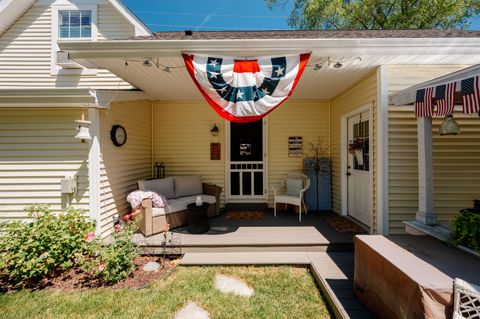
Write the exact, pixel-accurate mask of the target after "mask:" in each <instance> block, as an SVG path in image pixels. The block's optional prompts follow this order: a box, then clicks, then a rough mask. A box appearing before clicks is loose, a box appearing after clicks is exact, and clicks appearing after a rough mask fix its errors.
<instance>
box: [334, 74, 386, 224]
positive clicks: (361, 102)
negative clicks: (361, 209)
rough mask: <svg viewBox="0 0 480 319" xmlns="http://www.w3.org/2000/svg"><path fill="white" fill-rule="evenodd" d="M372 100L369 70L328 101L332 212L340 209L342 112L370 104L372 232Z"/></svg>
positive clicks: (373, 77) (372, 76)
mask: <svg viewBox="0 0 480 319" xmlns="http://www.w3.org/2000/svg"><path fill="white" fill-rule="evenodd" d="M376 100H377V72H376V71H375V72H372V73H371V74H370V75H368V76H367V77H365V78H364V79H363V80H362V81H360V82H358V83H357V84H355V85H354V86H352V87H351V88H349V89H348V90H347V91H345V92H344V93H342V94H340V95H338V96H336V97H335V98H334V99H332V101H331V105H330V109H331V123H330V124H331V129H330V136H331V152H332V156H331V157H332V204H333V210H334V211H335V212H336V213H340V212H341V207H340V200H341V196H340V192H341V189H340V181H341V176H340V160H341V159H340V156H341V150H340V146H341V140H340V138H341V118H342V116H343V115H345V114H347V113H350V112H352V111H354V110H355V109H358V108H360V107H363V106H367V105H371V106H372V114H371V116H372V119H373V122H372V127H373V131H372V132H371V133H370V136H371V138H372V142H371V143H370V145H371V149H370V150H371V153H372V158H371V161H372V163H373V171H372V175H373V184H372V192H373V197H372V199H371V200H372V205H373V212H372V214H373V224H372V231H373V232H375V231H376V157H377V155H376V154H377V146H376V140H377V136H376V134H377V117H376Z"/></svg>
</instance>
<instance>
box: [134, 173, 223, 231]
mask: <svg viewBox="0 0 480 319" xmlns="http://www.w3.org/2000/svg"><path fill="white" fill-rule="evenodd" d="M138 186H139V189H140V190H141V191H152V192H156V193H158V194H162V195H164V196H165V197H166V198H167V200H168V205H167V206H166V207H164V208H157V207H152V200H150V199H145V200H143V202H142V214H141V215H140V218H139V219H138V220H137V223H138V228H139V229H140V231H141V232H142V233H143V234H144V235H145V236H150V235H153V234H157V233H159V232H161V231H162V229H163V228H164V227H165V225H166V224H169V225H170V228H176V227H180V226H183V225H186V224H187V223H188V210H187V205H188V204H191V203H194V202H195V200H196V198H197V196H201V197H202V200H203V201H204V202H206V203H209V204H210V207H209V209H208V212H207V214H208V217H213V216H217V215H219V213H220V205H219V202H220V193H221V192H222V188H221V187H219V186H216V185H211V184H205V183H202V181H201V177H200V176H196V175H194V176H171V177H166V178H162V179H153V180H143V181H139V182H138Z"/></svg>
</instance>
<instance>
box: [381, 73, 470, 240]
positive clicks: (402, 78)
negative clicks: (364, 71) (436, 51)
mask: <svg viewBox="0 0 480 319" xmlns="http://www.w3.org/2000/svg"><path fill="white" fill-rule="evenodd" d="M465 67H468V66H467V65H389V66H388V72H387V74H388V91H389V93H393V92H396V91H398V90H402V89H405V88H408V87H410V86H412V85H416V84H419V83H422V82H425V81H428V80H431V79H434V78H436V77H439V76H443V75H445V74H449V73H452V72H455V71H457V70H460V69H463V68H465ZM388 117H389V119H388V127H389V133H388V134H389V142H388V144H389V190H388V193H389V216H390V217H389V222H390V226H389V228H390V232H391V233H392V234H398V233H404V232H405V227H404V225H403V223H402V222H403V221H404V220H414V219H415V213H416V211H417V209H418V163H417V122H416V119H415V116H414V112H413V106H405V107H393V106H391V107H390V108H389V115H388ZM462 121H463V120H462ZM469 123H470V122H469ZM438 124H439V123H438V120H435V121H434V125H438ZM462 135H463V136H465V134H461V135H459V136H458V137H456V139H458V138H460V139H461V138H462ZM433 136H434V155H435V171H434V172H435V173H434V174H435V180H436V181H437V180H438V181H439V183H443V182H442V177H440V176H439V174H440V172H441V169H440V168H437V165H441V166H442V167H443V165H445V164H440V162H439V157H438V156H440V155H439V153H438V150H435V148H438V149H443V153H444V154H445V151H447V150H448V147H447V148H446V145H442V144H443V143H444V142H445V141H448V140H450V141H451V137H439V135H438V133H437V131H436V129H434V135H433ZM468 139H470V138H468ZM438 143H440V144H438ZM437 145H438V146H437ZM459 145H460V144H459ZM472 147H473V146H472ZM452 152H454V151H453V149H452ZM474 153H475V152H474ZM452 154H453V153H452ZM458 154H462V156H463V155H464V154H463V153H458ZM460 157H461V156H460ZM468 157H469V156H468V155H467V158H468ZM468 166H469V165H467V167H468ZM458 169H459V171H457V170H454V171H453V172H451V173H447V172H445V174H447V176H449V177H450V179H451V178H454V176H456V175H457V173H461V174H458V176H459V177H460V179H459V180H458V181H455V180H453V181H451V180H450V181H449V183H452V186H453V187H457V188H458V190H459V191H460V192H463V191H465V190H467V189H472V188H471V187H465V186H464V184H462V183H463V179H464V178H465V173H462V172H461V171H460V170H461V168H458ZM471 173H472V174H473V175H469V174H468V173H467V174H466V175H467V176H466V177H467V179H468V177H469V176H475V171H472V172H471ZM477 173H478V167H477ZM447 178H448V177H447ZM439 179H440V180H439ZM457 183H458V184H457ZM443 187H444V186H442V184H439V185H435V199H436V200H435V205H436V207H437V206H438V208H436V210H437V211H438V213H441V214H443V215H442V216H441V217H440V218H439V221H440V222H442V223H449V218H450V217H451V215H452V214H454V213H455V212H456V211H458V208H460V207H463V206H468V205H470V203H469V202H468V201H467V202H466V201H465V200H463V199H460V203H459V202H458V201H459V198H463V196H460V197H459V198H456V199H455V198H452V197H451V196H450V197H448V196H447V197H446V198H448V201H450V202H451V203H452V204H448V203H445V202H444V200H443V199H442V196H440V195H439V194H440V193H438V192H439V191H441V189H442V188H443ZM473 189H475V187H473ZM474 192H475V191H474ZM476 192H477V194H478V193H479V192H478V187H477V190H476ZM465 195H466V196H470V197H471V199H473V198H475V196H474V195H472V194H471V193H469V192H468V191H467V192H466V194H465ZM477 196H478V195H477ZM471 199H470V201H471ZM453 203H455V204H453ZM462 205H463V206H462ZM452 209H453V210H452ZM446 211H449V213H447V214H444V213H445V212H446ZM442 212H443V213H442ZM448 216H450V217H448Z"/></svg>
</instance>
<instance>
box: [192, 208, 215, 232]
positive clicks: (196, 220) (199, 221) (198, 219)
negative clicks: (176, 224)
mask: <svg viewBox="0 0 480 319" xmlns="http://www.w3.org/2000/svg"><path fill="white" fill-rule="evenodd" d="M209 206H210V204H209V203H203V204H202V206H197V204H195V203H193V204H188V205H187V209H188V221H189V223H188V232H189V233H190V234H203V233H206V232H207V231H208V230H209V229H210V224H209V223H208V215H207V211H208V207H209Z"/></svg>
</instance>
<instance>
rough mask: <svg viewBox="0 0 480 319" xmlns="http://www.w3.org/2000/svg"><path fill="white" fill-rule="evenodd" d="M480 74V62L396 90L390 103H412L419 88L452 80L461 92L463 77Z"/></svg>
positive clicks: (391, 96)
mask: <svg viewBox="0 0 480 319" xmlns="http://www.w3.org/2000/svg"><path fill="white" fill-rule="evenodd" d="M478 75H480V64H477V65H474V66H472V67H469V68H466V69H463V70H459V71H456V72H453V73H450V74H447V75H444V76H441V77H438V78H435V79H433V80H430V81H426V82H423V83H420V84H417V85H414V86H411V87H409V88H406V89H404V90H401V91H398V92H395V93H392V94H390V96H389V97H388V100H389V103H390V104H393V105H397V106H399V105H400V106H401V105H408V104H412V103H414V102H415V98H416V94H417V90H419V89H424V88H427V87H432V86H439V85H443V84H448V83H451V82H456V83H457V88H456V91H457V92H460V89H461V86H460V82H461V80H463V79H467V78H470V77H473V76H478ZM433 97H435V91H434V92H433Z"/></svg>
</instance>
